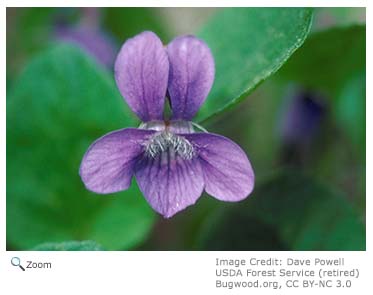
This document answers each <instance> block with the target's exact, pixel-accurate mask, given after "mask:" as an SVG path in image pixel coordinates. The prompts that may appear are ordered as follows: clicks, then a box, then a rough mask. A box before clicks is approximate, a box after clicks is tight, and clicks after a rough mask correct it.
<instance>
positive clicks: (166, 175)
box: [135, 151, 204, 218]
mask: <svg viewBox="0 0 373 295" xmlns="http://www.w3.org/2000/svg"><path fill="white" fill-rule="evenodd" d="M135 175H136V180H137V183H138V185H139V187H140V190H141V191H142V193H143V194H144V196H145V198H146V199H147V201H148V202H149V204H150V205H151V206H152V208H153V209H154V210H155V211H157V212H158V213H160V214H162V215H163V216H164V217H166V218H169V217H171V216H173V215H174V214H176V213H177V212H179V211H181V210H183V209H185V208H186V207H188V206H190V205H192V204H194V203H195V202H196V201H197V199H198V198H199V197H200V196H201V194H202V191H203V186H204V183H203V174H202V170H201V166H200V164H199V161H198V159H196V158H194V159H190V160H186V159H182V158H181V157H180V156H178V155H176V154H175V153H172V151H165V152H163V153H162V154H160V155H159V156H157V157H156V158H152V157H144V158H143V159H142V160H141V161H140V162H139V163H138V165H137V167H136V172H135Z"/></svg>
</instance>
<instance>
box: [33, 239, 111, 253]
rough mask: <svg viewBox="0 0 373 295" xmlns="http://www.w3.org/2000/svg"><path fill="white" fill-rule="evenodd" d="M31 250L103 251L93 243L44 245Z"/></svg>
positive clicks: (72, 242)
mask: <svg viewBox="0 0 373 295" xmlns="http://www.w3.org/2000/svg"><path fill="white" fill-rule="evenodd" d="M31 250H33V251H103V250H104V249H103V248H102V247H101V246H100V245H99V244H97V243H96V242H93V241H81V242H80V241H79V242H78V241H68V242H62V243H44V244H41V245H38V246H36V247H34V248H32V249H31Z"/></svg>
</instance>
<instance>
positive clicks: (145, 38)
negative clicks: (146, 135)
mask: <svg viewBox="0 0 373 295" xmlns="http://www.w3.org/2000/svg"><path fill="white" fill-rule="evenodd" d="M168 72H169V62H168V57H167V53H166V50H165V48H164V47H163V45H162V42H161V40H159V38H158V37H157V36H156V35H155V34H154V33H153V32H143V33H141V34H139V35H137V36H135V37H134V38H132V39H129V40H127V41H126V42H125V43H124V44H123V46H122V48H121V49H120V51H119V54H118V57H117V59H116V61H115V80H116V82H117V86H118V88H119V90H120V92H121V94H122V95H123V97H124V98H125V100H126V101H127V103H128V105H129V106H130V108H131V109H132V110H133V111H134V112H135V113H136V114H137V116H138V117H139V118H140V119H141V120H142V121H143V122H146V121H151V120H161V119H162V118H163V108H164V102H165V96H166V91H167V81H168Z"/></svg>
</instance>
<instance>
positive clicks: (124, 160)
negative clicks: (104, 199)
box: [79, 128, 154, 194]
mask: <svg viewBox="0 0 373 295" xmlns="http://www.w3.org/2000/svg"><path fill="white" fill-rule="evenodd" d="M153 133H154V131H147V130H141V129H135V128H128V129H121V130H118V131H114V132H111V133H109V134H106V135H104V136H103V137H101V138H99V139H98V140H96V141H95V142H94V143H93V144H92V145H91V146H90V147H89V149H88V151H87V152H86V154H85V155H84V157H83V160H82V163H81V164H80V170H79V174H80V177H81V178H82V180H83V182H84V184H85V186H86V188H87V189H89V190H91V191H93V192H96V193H100V194H108V193H114V192H118V191H121V190H125V189H127V188H128V187H129V186H130V184H131V179H132V175H133V173H134V167H135V164H136V161H137V159H138V156H139V155H140V154H141V153H142V152H143V147H142V143H143V142H144V141H145V140H146V139H147V138H148V137H149V136H150V135H151V134H153Z"/></svg>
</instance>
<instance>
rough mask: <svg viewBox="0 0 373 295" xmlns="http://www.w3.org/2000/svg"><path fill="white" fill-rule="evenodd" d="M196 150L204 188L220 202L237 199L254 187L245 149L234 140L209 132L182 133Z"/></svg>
mask: <svg viewBox="0 0 373 295" xmlns="http://www.w3.org/2000/svg"><path fill="white" fill-rule="evenodd" d="M184 136H185V137H186V138H187V139H188V140H189V141H190V142H191V143H192V144H193V145H194V146H195V147H196V149H197V153H198V157H199V160H200V163H201V168H202V170H203V175H204V181H205V190H206V192H207V193H208V194H210V195H211V196H213V197H215V198H216V199H219V200H222V201H230V202H235V201H240V200H242V199H244V198H246V197H247V196H248V195H249V194H250V193H251V192H252V190H253V188H254V172H253V169H252V167H251V164H250V162H249V159H248V158H247V156H246V154H245V152H244V151H243V150H242V149H241V148H240V147H239V146H238V145H237V144H236V143H234V142H233V141H231V140H230V139H228V138H225V137H223V136H220V135H216V134H211V133H194V134H186V135H184Z"/></svg>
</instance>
